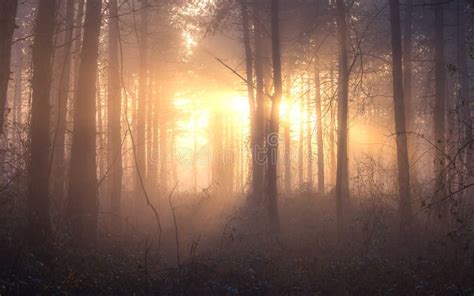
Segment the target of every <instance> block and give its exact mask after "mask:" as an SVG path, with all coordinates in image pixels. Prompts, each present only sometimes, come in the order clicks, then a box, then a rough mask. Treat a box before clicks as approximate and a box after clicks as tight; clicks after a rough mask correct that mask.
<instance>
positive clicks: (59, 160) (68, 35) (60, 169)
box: [53, 0, 74, 201]
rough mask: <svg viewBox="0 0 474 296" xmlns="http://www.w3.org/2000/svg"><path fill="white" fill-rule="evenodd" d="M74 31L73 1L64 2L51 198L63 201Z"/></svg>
mask: <svg viewBox="0 0 474 296" xmlns="http://www.w3.org/2000/svg"><path fill="white" fill-rule="evenodd" d="M73 31H74V1H73V0H68V1H67V2H66V14H65V29H64V39H63V40H64V45H63V47H62V49H61V52H60V67H61V69H60V71H61V75H60V77H59V95H58V102H57V120H56V122H55V123H54V125H55V128H56V130H55V132H54V188H53V196H54V197H55V198H57V199H58V200H61V201H62V200H63V199H64V190H65V179H64V176H65V173H66V172H65V161H66V160H65V150H66V149H65V145H64V144H65V138H66V116H67V105H68V99H69V89H70V88H69V86H70V80H71V49H72V42H73Z"/></svg>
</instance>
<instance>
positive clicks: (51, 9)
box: [28, 0, 56, 244]
mask: <svg viewBox="0 0 474 296" xmlns="http://www.w3.org/2000/svg"><path fill="white" fill-rule="evenodd" d="M55 15H56V0H40V1H39V5H38V12H37V16H36V24H35V32H34V35H35V38H34V41H33V52H32V54H33V77H32V80H31V87H32V90H33V95H32V106H31V131H30V133H31V159H30V164H29V182H28V222H29V223H28V237H29V239H30V241H31V243H32V244H38V243H42V242H44V240H45V239H47V238H48V236H49V234H50V214H49V205H50V200H49V153H50V137H49V122H50V121H49V120H50V114H51V110H50V105H49V104H50V102H49V101H50V89H51V79H52V78H51V77H52V69H51V68H52V66H51V64H52V62H51V59H52V55H53V51H54V47H53V34H54V29H55V17H53V16H55Z"/></svg>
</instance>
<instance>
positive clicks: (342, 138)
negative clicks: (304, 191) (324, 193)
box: [336, 0, 349, 240]
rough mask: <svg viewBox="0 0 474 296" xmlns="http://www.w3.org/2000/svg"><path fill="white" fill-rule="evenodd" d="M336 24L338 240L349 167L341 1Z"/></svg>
mask: <svg viewBox="0 0 474 296" xmlns="http://www.w3.org/2000/svg"><path fill="white" fill-rule="evenodd" d="M336 14H337V16H336V23H337V36H338V44H339V79H338V80H339V81H338V84H339V85H338V88H339V89H338V125H337V126H338V131H337V168H336V215H337V233H338V238H339V240H341V239H342V238H343V231H344V227H345V220H346V217H345V216H344V215H345V213H347V206H348V203H349V167H348V159H347V158H348V155H347V132H348V128H347V124H348V123H347V118H348V113H349V69H348V55H347V38H348V35H347V34H348V33H347V20H346V7H345V4H344V1H343V0H336Z"/></svg>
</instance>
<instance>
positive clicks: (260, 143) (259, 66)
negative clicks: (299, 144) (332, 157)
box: [252, 0, 265, 203]
mask: <svg viewBox="0 0 474 296" xmlns="http://www.w3.org/2000/svg"><path fill="white" fill-rule="evenodd" d="M261 9H262V6H261V0H254V10H253V16H254V26H255V33H254V39H255V41H254V42H255V78H256V89H257V91H256V107H255V119H254V122H255V142H254V146H253V149H254V151H253V152H252V153H254V154H255V155H256V161H254V162H253V178H252V193H253V197H254V198H255V201H256V202H257V203H258V202H260V201H261V200H263V192H264V186H263V185H264V169H265V159H264V153H263V152H264V147H265V145H264V143H265V142H264V134H265V81H264V75H265V73H264V65H263V62H264V47H263V31H264V30H263V28H262V21H261V19H260V16H261V11H260V10H261Z"/></svg>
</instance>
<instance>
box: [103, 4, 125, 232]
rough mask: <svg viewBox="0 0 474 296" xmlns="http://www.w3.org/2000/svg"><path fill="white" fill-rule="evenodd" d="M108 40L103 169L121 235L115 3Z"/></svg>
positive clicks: (119, 114) (119, 100) (117, 33)
mask: <svg viewBox="0 0 474 296" xmlns="http://www.w3.org/2000/svg"><path fill="white" fill-rule="evenodd" d="M109 17H110V18H109V27H108V29H109V39H108V46H109V48H108V54H109V67H108V83H107V86H108V112H107V117H108V118H107V124H108V135H107V136H108V141H107V143H108V154H107V167H108V168H109V170H110V172H109V181H108V183H109V186H108V187H109V188H108V193H109V200H110V208H111V211H112V219H111V221H112V227H114V228H115V230H116V231H117V232H118V233H119V232H120V231H121V219H120V215H121V199H122V176H123V171H122V144H121V143H122V139H121V131H122V127H121V121H120V118H121V115H122V94H121V90H122V87H121V83H120V68H119V67H120V66H119V65H120V64H119V34H120V31H119V30H120V27H119V16H118V7H117V0H110V2H109Z"/></svg>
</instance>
